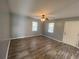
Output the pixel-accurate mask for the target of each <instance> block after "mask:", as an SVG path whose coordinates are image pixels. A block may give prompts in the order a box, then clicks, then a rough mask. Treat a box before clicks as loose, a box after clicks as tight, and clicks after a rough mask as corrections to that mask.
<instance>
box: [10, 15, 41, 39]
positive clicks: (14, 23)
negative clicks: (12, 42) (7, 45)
mask: <svg viewBox="0 0 79 59" xmlns="http://www.w3.org/2000/svg"><path fill="white" fill-rule="evenodd" d="M32 21H37V22H38V31H37V32H32ZM41 25H42V24H41V22H40V21H39V20H35V19H33V18H31V17H28V16H27V17H26V16H21V15H17V14H11V38H18V37H27V36H33V35H40V34H41V33H42V30H41V27H42V26H41Z"/></svg>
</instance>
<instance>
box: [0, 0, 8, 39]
mask: <svg viewBox="0 0 79 59" xmlns="http://www.w3.org/2000/svg"><path fill="white" fill-rule="evenodd" d="M7 39H9V9H8V4H7V0H0V40H7Z"/></svg>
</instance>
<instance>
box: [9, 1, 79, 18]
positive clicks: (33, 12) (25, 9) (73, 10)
mask: <svg viewBox="0 0 79 59" xmlns="http://www.w3.org/2000/svg"><path fill="white" fill-rule="evenodd" d="M9 6H10V11H11V12H12V13H16V14H20V15H24V16H30V17H36V16H40V15H41V14H46V15H48V16H49V15H50V16H51V17H55V18H68V17H78V16H79V0H9Z"/></svg>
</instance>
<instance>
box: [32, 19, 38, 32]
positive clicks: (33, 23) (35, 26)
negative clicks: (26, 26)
mask: <svg viewBox="0 0 79 59" xmlns="http://www.w3.org/2000/svg"><path fill="white" fill-rule="evenodd" d="M37 30H38V22H35V21H33V22H32V31H37Z"/></svg>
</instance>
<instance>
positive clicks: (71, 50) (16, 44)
mask: <svg viewBox="0 0 79 59" xmlns="http://www.w3.org/2000/svg"><path fill="white" fill-rule="evenodd" d="M8 59H79V49H77V48H75V47H73V46H70V45H66V44H63V43H59V42H57V41H55V40H52V39H49V38H47V37H44V36H37V37H29V38H23V39H16V40H11V43H10V48H9V54H8Z"/></svg>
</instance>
